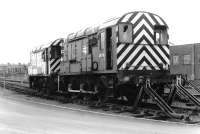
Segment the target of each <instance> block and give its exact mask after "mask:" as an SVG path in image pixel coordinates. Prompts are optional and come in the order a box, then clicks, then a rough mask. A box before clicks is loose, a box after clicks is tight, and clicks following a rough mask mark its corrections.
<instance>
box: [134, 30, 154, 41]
mask: <svg viewBox="0 0 200 134" xmlns="http://www.w3.org/2000/svg"><path fill="white" fill-rule="evenodd" d="M143 35H145V37H147V39H148V40H149V41H150V42H151V43H152V44H154V40H153V39H152V38H151V37H150V36H149V34H148V33H147V32H146V30H145V29H143V30H142V31H141V32H140V33H139V34H138V36H137V37H136V38H135V39H134V43H137V42H138V41H139V40H140V38H141V37H142V36H143Z"/></svg>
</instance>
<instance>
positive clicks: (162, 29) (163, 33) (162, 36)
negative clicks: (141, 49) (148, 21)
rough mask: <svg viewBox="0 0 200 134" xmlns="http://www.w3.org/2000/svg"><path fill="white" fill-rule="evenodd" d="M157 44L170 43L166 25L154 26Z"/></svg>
mask: <svg viewBox="0 0 200 134" xmlns="http://www.w3.org/2000/svg"><path fill="white" fill-rule="evenodd" d="M154 31H155V33H154V36H155V44H168V33H167V27H166V26H160V25H159V26H155V27H154Z"/></svg>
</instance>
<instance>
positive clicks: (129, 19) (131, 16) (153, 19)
mask: <svg viewBox="0 0 200 134" xmlns="http://www.w3.org/2000/svg"><path fill="white" fill-rule="evenodd" d="M139 19H146V20H148V21H149V22H150V23H151V24H152V25H153V26H155V25H162V26H165V27H166V28H168V26H167V24H166V22H165V21H164V20H163V19H162V18H161V17H160V16H158V15H156V14H153V13H150V12H145V11H134V12H129V13H126V14H124V15H122V16H121V17H115V18H111V19H109V20H107V21H105V22H103V23H101V24H100V25H98V26H94V27H88V28H85V29H81V30H79V31H77V32H75V33H71V34H69V35H68V37H67V40H68V41H69V40H74V39H78V38H83V37H85V36H88V35H92V34H95V33H97V32H98V31H99V30H101V29H104V28H107V27H111V26H114V25H117V24H119V23H132V24H133V25H134V24H135V23H136V22H137V20H139Z"/></svg>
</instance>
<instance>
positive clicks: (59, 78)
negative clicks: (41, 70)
mask: <svg viewBox="0 0 200 134" xmlns="http://www.w3.org/2000/svg"><path fill="white" fill-rule="evenodd" d="M59 91H60V76H59V75H58V92H59Z"/></svg>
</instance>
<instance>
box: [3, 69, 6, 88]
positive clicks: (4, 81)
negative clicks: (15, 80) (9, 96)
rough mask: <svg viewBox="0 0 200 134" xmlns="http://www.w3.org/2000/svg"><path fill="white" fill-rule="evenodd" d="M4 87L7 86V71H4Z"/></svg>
mask: <svg viewBox="0 0 200 134" xmlns="http://www.w3.org/2000/svg"><path fill="white" fill-rule="evenodd" d="M3 85H4V86H3V87H4V89H5V88H6V72H4V82H3Z"/></svg>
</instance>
